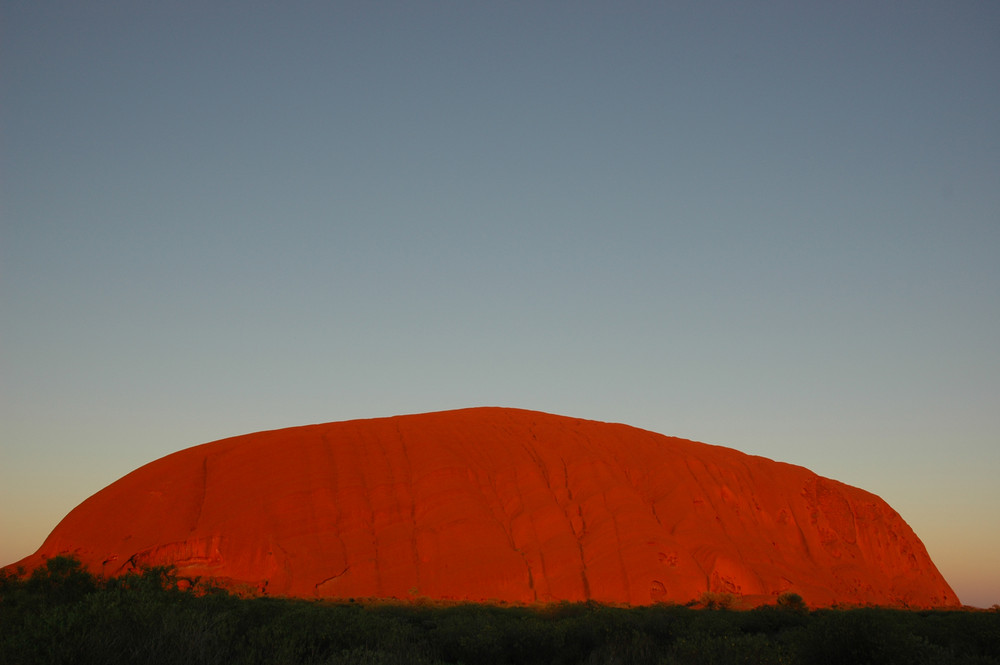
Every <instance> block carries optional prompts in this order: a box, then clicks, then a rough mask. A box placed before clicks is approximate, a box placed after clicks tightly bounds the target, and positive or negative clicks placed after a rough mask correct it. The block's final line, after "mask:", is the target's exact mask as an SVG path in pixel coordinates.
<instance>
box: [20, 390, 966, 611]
mask: <svg viewBox="0 0 1000 665" xmlns="http://www.w3.org/2000/svg"><path fill="white" fill-rule="evenodd" d="M66 553H71V554H74V555H75V556H77V557H78V558H79V559H80V560H81V561H83V562H84V563H85V564H86V565H87V566H88V567H89V568H90V570H91V571H92V572H95V573H98V574H103V575H115V574H119V573H121V572H124V571H127V570H129V569H131V568H132V567H134V566H142V565H162V564H172V565H174V566H176V567H177V571H178V574H179V575H181V576H191V577H194V576H202V577H203V578H214V579H216V580H217V581H218V582H219V583H221V584H223V585H225V586H230V587H233V588H237V589H242V590H245V591H251V592H256V593H266V594H271V595H287V596H299V597H307V598H315V597H334V598H335V597H343V598H346V597H381V598H389V597H392V598H400V599H414V598H419V597H427V598H437V599H456V600H473V601H490V600H492V601H507V602H516V603H532V602H536V601H541V602H545V601H558V600H569V601H581V600H588V599H591V600H595V601H600V602H608V603H629V604H633V605H638V604H648V603H654V602H659V601H671V602H680V603H683V602H687V601H690V600H693V599H698V598H700V597H702V596H703V594H705V592H706V591H711V592H719V593H732V594H738V595H741V596H744V597H745V601H746V602H747V603H748V604H755V603H760V602H767V601H773V599H774V598H775V597H776V596H777V595H779V594H780V593H782V592H785V591H793V592H796V593H798V594H800V595H801V596H802V597H803V598H804V599H805V600H806V602H808V603H809V604H811V605H814V606H825V605H830V604H833V603H844V604H869V603H872V604H881V605H906V606H910V607H930V606H935V607H940V606H956V605H958V604H959V603H958V598H957V597H956V596H955V593H954V592H953V591H952V590H951V588H950V587H949V586H948V584H947V583H946V582H945V580H944V579H943V578H942V576H941V574H940V573H939V572H938V570H937V569H936V568H935V566H934V564H933V563H932V562H931V560H930V558H929V557H928V555H927V551H926V550H925V548H924V546H923V544H922V543H921V542H920V540H919V539H918V538H917V537H916V535H914V533H913V531H912V530H911V529H910V528H909V526H907V524H906V523H905V522H904V521H903V520H902V518H900V516H899V515H898V514H897V513H896V512H895V511H893V510H892V508H890V507H889V506H888V505H887V504H886V503H885V502H884V501H882V500H881V499H880V498H879V497H877V496H875V495H873V494H870V493H868V492H865V491H863V490H860V489H857V488H855V487H850V486H848V485H844V484H842V483H839V482H837V481H835V480H829V479H827V478H822V477H820V476H817V475H816V474H814V473H812V472H810V471H809V470H807V469H804V468H802V467H797V466H792V465H789V464H782V463H778V462H773V461H771V460H768V459H765V458H762V457H753V456H749V455H745V454H743V453H740V452H737V451H735V450H731V449H728V448H721V447H718V446H710V445H706V444H702V443H695V442H692V441H685V440H682V439H676V438H670V437H666V436H662V435H660V434H655V433H652V432H648V431H644V430H639V429H635V428H632V427H628V426H626V425H618V424H608V423H600V422H593V421H586V420H578V419H574V418H566V417H561V416H553V415H548V414H544V413H538V412H532V411H522V410H515V409H501V408H478V409H465V410H460V411H449V412H441V413H429V414H422V415H411V416H399V417H395V418H383V419H374V420H358V421H349V422H340V423H330V424H325V425H311V426H306V427H295V428H290V429H282V430H275V431H270V432H260V433H257V434H248V435H246V436H239V437H235V438H231V439H224V440H221V441H216V442H214V443H206V444H204V445H200V446H195V447H193V448H188V449H186V450H182V451H180V452H177V453H174V454H172V455H168V456H167V457H164V458H162V459H159V460H156V461H154V462H152V463H150V464H147V465H146V466H143V467H141V468H139V469H137V470H136V471H133V472H132V473H130V474H129V475H127V476H125V477H124V478H122V479H120V480H118V481H117V482H115V483H113V484H111V485H110V486H108V487H106V488H105V489H103V490H101V491H100V492H98V493H97V494H95V495H93V496H92V497H90V498H89V499H87V500H86V501H84V502H83V503H82V504H80V505H79V506H78V507H77V508H76V509H74V510H73V511H72V512H71V513H70V514H69V515H68V516H67V517H66V518H65V519H63V521H62V522H60V524H59V525H58V526H57V527H56V528H55V530H54V531H53V532H52V534H51V535H50V536H49V537H48V538H47V539H46V541H45V542H44V544H43V545H42V547H41V548H40V549H39V550H38V552H36V553H35V554H34V555H32V556H30V557H28V558H26V559H24V560H22V561H20V562H18V564H14V565H21V566H24V567H26V568H27V569H29V570H30V569H32V568H34V567H36V566H38V565H41V564H42V563H43V562H44V560H45V559H46V558H48V557H51V556H54V555H57V554H66Z"/></svg>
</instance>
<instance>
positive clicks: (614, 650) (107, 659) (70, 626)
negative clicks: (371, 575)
mask: <svg viewBox="0 0 1000 665" xmlns="http://www.w3.org/2000/svg"><path fill="white" fill-rule="evenodd" d="M792 600H793V601H794V599H792ZM0 663H3V664H7V663H10V664H11V665H22V664H24V665H26V664H29V663H140V664H141V663H163V664H170V663H177V664H178V665H180V664H183V665H190V664H197V663H206V664H208V663H211V664H213V665H214V664H215V663H234V664H240V663H247V664H261V665H264V664H270V663H275V664H277V663H282V664H288V663H308V664H313V663H315V664H320V663H322V664H330V665H336V664H341V663H343V664H347V663H351V664H362V665H365V664H368V665H397V664H399V665H403V664H404V663H407V664H409V663H414V664H417V665H420V664H426V665H439V664H444V663H467V664H472V663H497V664H503V663H511V664H514V663H517V664H522V663H524V664H531V663H539V664H542V663H544V664H548V663H556V664H567V665H569V664H572V663H586V664H591V665H604V664H612V663H630V664H631V663H634V664H646V663H655V664H660V665H681V664H684V663H699V664H705V665H712V664H715V663H719V664H725V665H731V664H739V663H747V664H767V663H787V664H790V665H794V664H797V663H803V664H805V663H808V664H810V665H812V664H816V665H827V664H841V663H844V664H847V663H849V664H850V665H863V664H864V663H878V664H880V665H881V664H883V663H888V664H892V663H906V664H907V665H910V664H920V663H925V664H927V665H947V664H952V663H954V664H958V663H963V664H966V663H971V664H979V665H991V664H992V665H1000V613H997V612H957V611H952V612H906V611H893V610H881V609H858V610H844V611H834V610H825V611H817V612H808V611H806V610H805V609H804V608H803V607H802V606H801V605H800V604H799V603H795V602H784V603H782V604H781V605H780V606H770V607H761V608H758V609H755V610H750V611H745V612H735V611H729V610H725V609H717V610H694V609H689V608H686V607H679V606H674V605H657V606H652V607H638V608H631V609H623V608H614V607H606V606H602V605H598V604H593V603H577V604H570V603H562V604H558V605H552V606H545V607H539V608H524V607H495V606H489V605H472V604H469V605H453V606H440V607H432V606H428V605H391V604H380V603H373V604H362V603H319V602H309V601H302V600H287V599H274V598H252V599H241V598H238V597H235V596H231V595H228V594H226V593H225V592H222V591H219V590H214V589H211V588H206V587H203V586H196V588H195V589H194V591H193V592H192V591H190V590H188V591H184V590H181V589H180V588H178V584H177V580H176V579H175V578H174V577H173V576H172V575H171V574H170V571H169V570H168V569H163V568H155V569H151V570H147V571H144V572H142V573H141V574H131V575H126V576H124V577H120V578H116V579H112V580H106V581H103V580H98V579H96V578H94V577H92V576H90V575H89V574H88V573H87V572H86V571H84V570H83V569H82V568H81V567H80V565H79V563H77V562H76V561H74V560H72V559H67V558H62V557H59V558H54V559H51V560H49V562H48V564H47V566H46V567H45V568H43V569H39V570H37V571H35V572H34V573H32V575H31V576H30V577H27V578H25V577H17V576H10V575H2V574H0Z"/></svg>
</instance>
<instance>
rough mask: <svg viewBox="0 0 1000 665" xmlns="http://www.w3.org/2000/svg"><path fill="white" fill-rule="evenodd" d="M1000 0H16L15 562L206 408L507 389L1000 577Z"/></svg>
mask: <svg viewBox="0 0 1000 665" xmlns="http://www.w3.org/2000/svg"><path fill="white" fill-rule="evenodd" d="M998 118H1000V5H998V4H997V3H993V2H988V1H983V2H966V1H962V0H956V1H953V2H923V1H920V0H917V1H914V2H907V3H899V2H881V1H878V0H874V1H871V0H866V1H864V2H851V1H848V2H838V3H830V2H809V1H807V2H781V1H776V2H766V3H745V2H712V1H709V2H688V1H683V0H678V1H671V2H630V1H624V2H615V3H610V2H608V3H594V2H531V3H526V2H466V1H462V2H457V1H456V2H450V1H441V2H346V1H345V2H325V1H324V2H314V1H311V0H302V1H296V2H290V3H270V2H257V1H254V0H245V1H244V0H241V1H240V2H228V1H221V0H210V1H207V2H206V1H205V0H199V1H198V2H188V1H186V0H178V1H176V2H156V3H154V2H132V1H129V2H125V1H113V0H101V1H98V2H89V3H80V2H70V1H68V0H67V1H63V0H39V1H38V2H18V1H15V0H0V220H2V221H0V564H7V563H12V562H14V561H16V560H17V559H20V558H21V557H24V556H27V555H28V554H30V553H32V552H33V551H34V550H35V549H37V548H38V547H39V546H40V545H41V543H42V541H43V540H44V538H45V537H46V535H48V533H49V532H50V531H51V530H52V529H53V528H54V527H55V525H56V524H57V523H58V522H59V520H60V519H62V517H63V516H64V515H65V514H66V513H68V512H69V511H70V510H71V509H72V508H73V507H74V506H76V505H77V504H79V503H80V502H81V501H83V500H84V499H85V498H87V497H88V496H90V495H91V494H93V493H95V492H97V491H98V490H100V489H101V488H103V487H105V486H106V485H108V484H110V483H112V482H114V481H115V480H116V479H118V478H119V477H121V476H123V475H125V474H126V473H128V472H129V471H131V470H133V469H135V468H137V467H139V466H141V465H143V464H145V463H147V462H150V461H152V460H154V459H157V458H159V457H162V456H164V455H167V454H169V453H171V452H174V451H176V450H179V449H182V448H186V447H189V446H192V445H196V444H200V443H204V442H208V441H212V440H216V439H220V438H224V437H228V436H234V435H238V434H244V433H249V432H254V431H259V430H265V429H275V428H280V427H287V426H294V425H303V424H307V423H317V422H331V421H338V420H350V419H355V418H371V417H380V416H391V415H397V414H405V413H419V412H425V411H439V410H445V409H453V408H461V407H469V406H482V405H494V406H510V407H520V408H527V409H535V410H539V411H546V412H550V413H556V414H560V415H567V416H573V417H579V418H586V419H592V420H603V421H613V422H623V423H627V424H630V425H634V426H637V427H641V428H644V429H649V430H653V431H656V432H660V433H662V434H667V435H672V436H681V437H684V438H689V439H694V440H698V441H704V442H707V443H712V444H717V445H724V446H728V447H732V448H736V449H738V450H742V451H744V452H747V453H751V454H755V455H762V456H765V457H769V458H772V459H776V460H780V461H784V462H790V463H794V464H799V465H802V466H805V467H808V468H809V469H811V470H813V471H815V472H816V473H819V474H820V475H823V476H827V477H831V478H836V479H838V480H841V481H843V482H846V483H849V484H852V485H856V486H859V487H862V488H864V489H866V490H869V491H871V492H874V493H875V494H878V495H879V496H881V497H882V498H883V499H885V500H886V501H887V502H888V503H889V504H890V505H891V506H892V507H893V508H895V509H896V510H897V511H898V512H899V513H900V514H901V515H902V517H903V518H904V519H905V520H906V521H907V522H908V523H909V524H910V526H911V527H913V529H914V530H915V531H916V533H917V534H918V536H920V538H921V539H922V540H923V542H924V544H925V545H926V546H927V549H928V551H929V553H930V555H931V557H932V559H933V560H934V561H935V563H936V564H937V566H938V567H939V569H940V570H941V572H942V573H943V574H944V576H945V578H946V579H947V580H948V581H949V583H950V584H951V585H952V587H953V588H954V589H955V591H956V592H957V593H958V595H959V597H960V598H961V600H962V601H963V602H965V603H967V604H970V605H976V606H981V607H989V606H991V605H993V604H994V603H1000V528H998V527H1000V482H998V478H1000V122H998Z"/></svg>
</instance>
